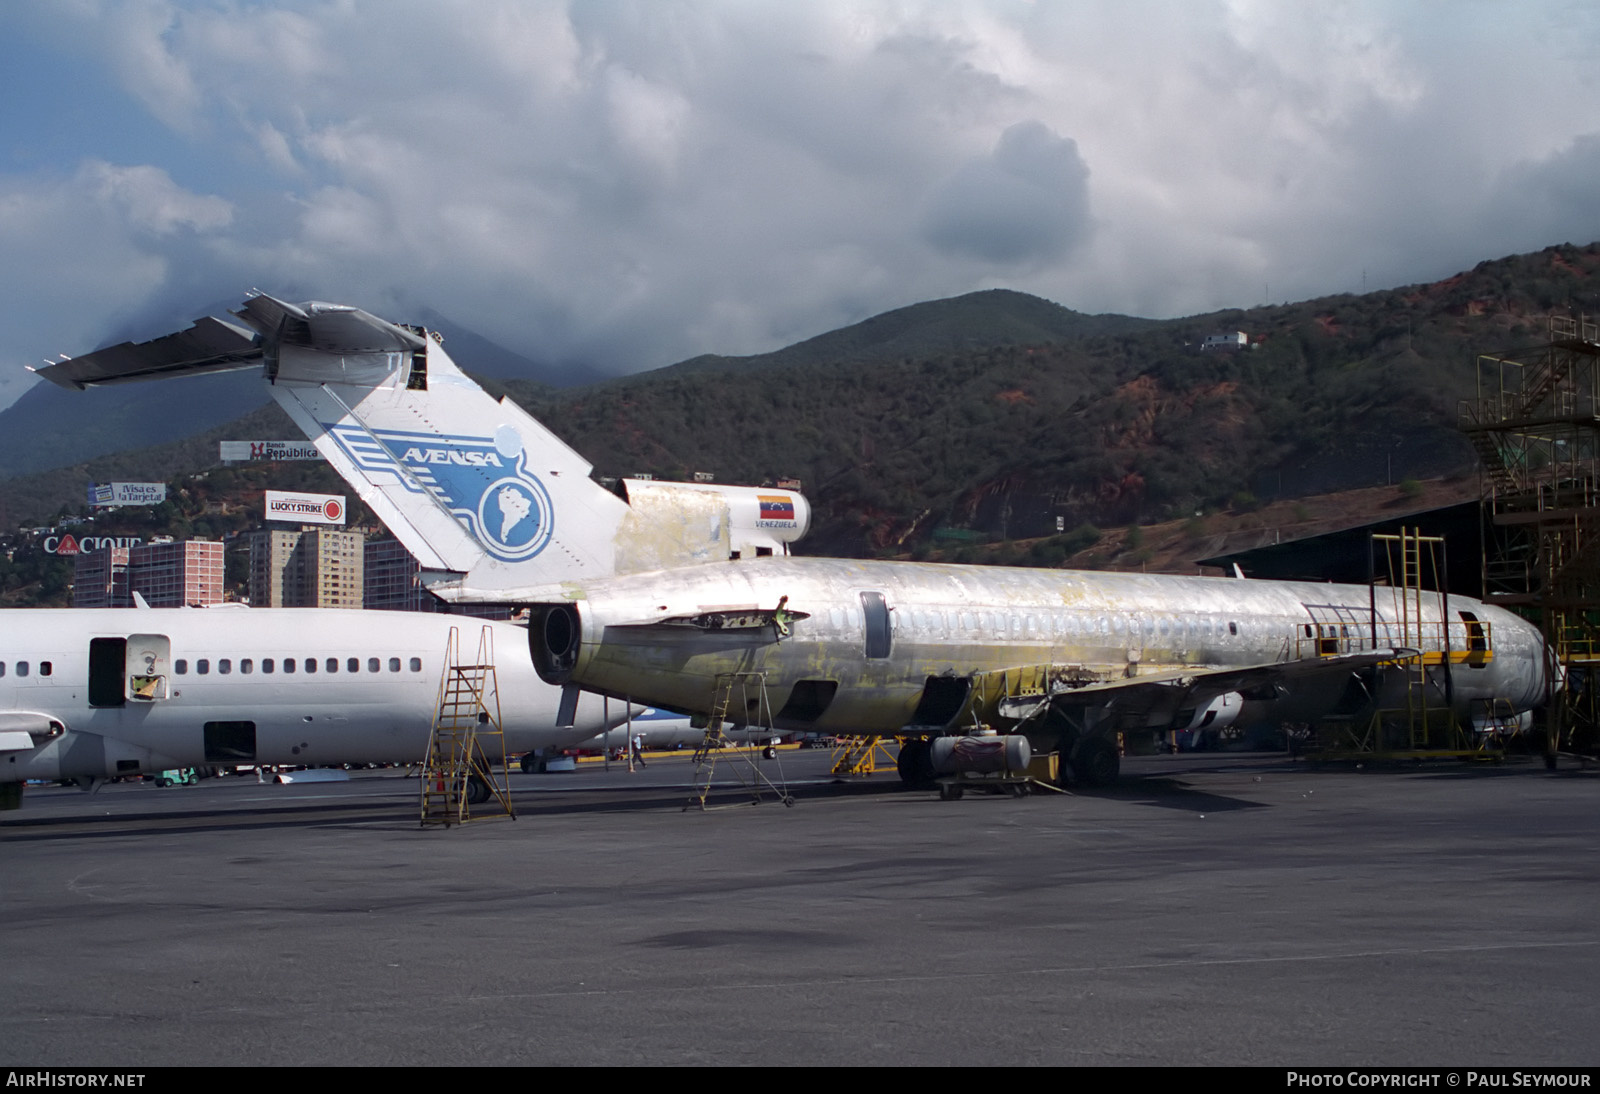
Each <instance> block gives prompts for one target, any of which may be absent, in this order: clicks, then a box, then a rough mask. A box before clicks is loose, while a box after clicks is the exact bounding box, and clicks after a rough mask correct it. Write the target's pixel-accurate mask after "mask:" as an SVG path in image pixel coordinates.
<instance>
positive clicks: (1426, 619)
mask: <svg viewBox="0 0 1600 1094" xmlns="http://www.w3.org/2000/svg"><path fill="white" fill-rule="evenodd" d="M1380 548H1381V550H1382V552H1383V566H1382V567H1381V568H1380V567H1379V566H1378V564H1377V561H1376V556H1377V553H1378V551H1379V549H1380ZM1368 565H1369V567H1370V571H1369V578H1368V589H1369V597H1370V601H1369V605H1370V606H1369V615H1370V618H1369V619H1368V620H1367V621H1366V626H1365V628H1363V627H1361V625H1360V624H1359V623H1355V622H1348V621H1347V622H1340V623H1334V624H1318V625H1316V627H1315V638H1314V640H1315V641H1316V642H1317V643H1318V652H1319V653H1330V654H1331V653H1339V652H1344V651H1345V650H1346V649H1347V648H1349V646H1350V645H1351V643H1352V641H1353V642H1354V643H1355V644H1357V645H1359V644H1362V641H1361V640H1362V638H1367V640H1368V641H1369V642H1370V647H1369V648H1372V649H1377V648H1379V647H1380V646H1391V647H1394V648H1397V649H1408V650H1416V651H1418V652H1417V653H1416V654H1414V655H1413V656H1410V657H1405V658H1401V659H1399V660H1397V661H1395V662H1394V664H1393V670H1391V671H1399V672H1402V673H1404V674H1405V690H1404V697H1403V700H1402V701H1401V703H1400V704H1399V705H1397V706H1389V707H1382V708H1379V709H1376V710H1374V711H1372V712H1371V714H1370V715H1369V716H1367V717H1366V718H1365V719H1364V720H1363V721H1360V722H1350V721H1341V720H1337V719H1332V718H1330V719H1327V720H1325V721H1324V723H1323V724H1322V726H1321V727H1319V728H1320V731H1321V732H1320V734H1319V736H1320V737H1321V738H1322V745H1321V748H1320V749H1319V750H1318V751H1317V752H1315V753H1313V757H1314V758H1318V759H1348V758H1355V757H1363V756H1365V757H1372V758H1374V759H1402V758H1404V759H1420V758H1425V757H1438V758H1443V757H1452V758H1458V759H1499V758H1500V756H1501V753H1500V751H1499V749H1498V748H1497V747H1492V745H1493V742H1492V741H1491V740H1490V738H1489V737H1488V736H1487V735H1484V736H1481V737H1480V736H1477V735H1475V734H1474V732H1473V730H1472V726H1471V724H1470V723H1469V724H1468V725H1462V724H1461V722H1460V720H1459V719H1458V718H1457V717H1456V714H1455V710H1454V707H1453V704H1452V702H1451V700H1452V691H1453V673H1454V672H1455V669H1456V668H1457V667H1458V666H1462V665H1465V664H1482V663H1483V662H1485V661H1487V660H1488V659H1490V658H1492V657H1493V656H1494V654H1493V649H1492V645H1493V643H1492V642H1491V640H1490V624H1489V623H1487V622H1481V621H1477V620H1472V621H1471V622H1465V621H1464V622H1463V623H1461V624H1457V625H1456V626H1454V627H1452V626H1451V624H1450V622H1449V620H1450V594H1449V592H1448V590H1447V589H1446V583H1445V575H1446V573H1447V572H1448V570H1449V565H1448V562H1447V559H1446V555H1445V540H1444V537H1442V536H1425V535H1423V534H1422V530H1421V529H1420V528H1401V530H1400V533H1399V534H1398V535H1380V534H1374V535H1372V536H1370V538H1369V544H1368ZM1380 598H1381V599H1383V601H1384V605H1383V607H1384V609H1385V611H1384V612H1380V611H1379V600H1380ZM1429 609H1432V610H1431V611H1430V610H1429ZM1308 629H1309V628H1308ZM1360 629H1369V636H1360V637H1356V636H1357V635H1358V632H1359V630H1360ZM1380 631H1381V636H1380ZM1457 638H1459V641H1457ZM1486 713H1487V712H1486ZM1485 724H1488V722H1487V719H1486V721H1485Z"/></svg>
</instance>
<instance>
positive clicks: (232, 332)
mask: <svg viewBox="0 0 1600 1094" xmlns="http://www.w3.org/2000/svg"><path fill="white" fill-rule="evenodd" d="M260 363H261V346H260V344H259V342H258V341H257V339H256V336H255V335H254V334H253V333H251V332H250V331H249V330H246V329H245V328H244V327H240V326H237V325H235V324H233V323H227V322H224V321H223V320H221V319H213V318H212V317H211V316H209V315H208V316H206V317H205V318H203V319H196V320H195V321H194V325H193V326H191V327H190V328H189V329H188V330H184V331H179V332H178V333H177V334H168V335H165V336H164V337H161V338H153V339H151V340H150V341H148V342H123V343H121V344H120V345H115V346H108V347H106V348H105V349H102V350H96V351H95V352H93V353H86V354H84V355H83V356H81V357H71V358H68V359H67V360H65V361H62V362H60V363H59V364H54V365H47V366H46V367H44V368H41V369H35V370H34V371H35V372H37V373H38V374H39V375H40V376H43V377H44V378H45V379H46V380H49V381H50V382H51V383H53V384H59V385H61V386H62V387H65V388H72V389H75V390H78V391H82V390H83V389H84V388H87V387H94V386H98V385H101V384H128V383H134V382H136V381H139V380H156V379H162V378H164V377H168V376H193V375H198V374H200V373H203V372H228V371H231V370H233V369H241V368H249V367H250V366H251V365H257V364H260Z"/></svg>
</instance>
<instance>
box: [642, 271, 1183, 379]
mask: <svg viewBox="0 0 1600 1094" xmlns="http://www.w3.org/2000/svg"><path fill="white" fill-rule="evenodd" d="M1157 322H1158V321H1157V320H1153V319H1136V318H1133V317H1131V316H1126V315H1084V314H1082V313H1081V312H1075V311H1073V310H1072V309H1070V308H1064V307H1062V306H1061V305H1060V304H1055V303H1052V302H1050V301H1049V300H1044V299H1041V298H1040V297H1037V296H1029V295H1028V294H1027V293H1020V292H1013V291H1011V290H1010V289H988V290H986V291H984V292H974V293H967V294H966V295H964V296H956V297H951V298H949V299H947V300H932V301H928V302H926V303H922V304H912V305H910V306H908V307H904V308H896V309H894V310H893V311H887V312H884V313H883V314H882V315H875V316H873V317H872V318H871V319H865V320H862V321H861V322H860V323H855V324H852V325H851V326H848V327H841V328H840V329H839V330H835V331H829V332H828V333H826V334H819V335H817V336H816V337H815V338H807V339H806V340H805V341H803V342H796V343H795V344H794V345H792V346H786V347H784V348H783V349H780V350H775V351H773V352H772V353H762V354H756V355H753V356H749V357H718V356H715V355H713V354H705V355H703V356H700V357H691V358H690V359H689V360H687V361H681V362H679V363H678V364H676V365H670V366H668V367H667V368H665V369H659V370H657V373H658V374H659V373H669V374H676V375H683V374H688V373H695V372H703V371H710V370H718V371H723V370H729V369H741V368H750V367H771V368H794V367H804V366H808V365H817V364H827V363H838V362H848V361H859V362H875V361H884V360H894V359H896V358H923V357H930V356H942V355H948V354H960V353H972V352H979V351H983V350H988V349H994V348H997V347H1001V346H1042V345H1055V344H1057V343H1061V342H1067V341H1071V340H1073V339H1077V338H1083V337H1086V336H1088V335H1093V334H1112V333H1119V332H1123V331H1131V330H1141V329H1146V328H1149V327H1151V326H1154V325H1156V323H1157ZM627 379H631V377H630V378H625V379H624V381H622V382H626V380H627Z"/></svg>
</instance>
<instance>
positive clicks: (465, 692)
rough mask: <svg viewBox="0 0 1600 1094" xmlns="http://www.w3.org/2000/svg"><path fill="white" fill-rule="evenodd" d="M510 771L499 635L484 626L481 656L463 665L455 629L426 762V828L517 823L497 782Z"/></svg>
mask: <svg viewBox="0 0 1600 1094" xmlns="http://www.w3.org/2000/svg"><path fill="white" fill-rule="evenodd" d="M495 762H498V763H499V765H500V770H501V771H504V770H505V768H506V738H505V733H504V732H503V731H502V729H501V727H500V693H499V691H498V689H497V688H496V686H495V675H494V631H493V630H491V629H490V628H489V627H484V628H483V632H482V634H481V635H480V636H479V638H478V653H477V656H476V657H475V658H474V659H473V660H472V661H471V662H463V661H462V660H461V636H460V634H459V632H458V631H457V629H456V628H455V627H451V628H450V637H449V639H448V641H447V642H446V644H445V654H444V671H443V673H442V674H441V676H440V678H439V698H438V702H437V703H436V704H435V705H434V720H433V732H432V733H430V734H429V735H428V751H427V754H426V755H425V756H424V757H423V761H422V794H421V806H422V824H423V826H424V827H426V826H428V825H430V824H442V825H444V826H445V827H447V828H448V827H449V826H450V825H452V824H465V823H467V822H468V821H471V820H482V819H486V818H488V817H511V818H512V819H515V818H516V815H517V814H516V811H515V810H514V809H513V808H512V806H511V796H510V794H509V793H507V791H506V788H505V787H504V786H503V785H502V784H501V782H500V781H499V780H498V779H497V778H496V777H495V773H494V763H495Z"/></svg>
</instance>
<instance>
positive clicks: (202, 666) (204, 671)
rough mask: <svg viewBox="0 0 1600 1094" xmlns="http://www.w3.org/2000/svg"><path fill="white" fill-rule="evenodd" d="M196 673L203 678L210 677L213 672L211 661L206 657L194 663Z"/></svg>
mask: <svg viewBox="0 0 1600 1094" xmlns="http://www.w3.org/2000/svg"><path fill="white" fill-rule="evenodd" d="M194 671H195V672H197V673H199V674H200V675H201V676H206V675H209V674H210V672H211V662H210V660H208V659H207V658H204V657H202V658H200V659H199V660H198V661H196V662H195V663H194Z"/></svg>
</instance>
